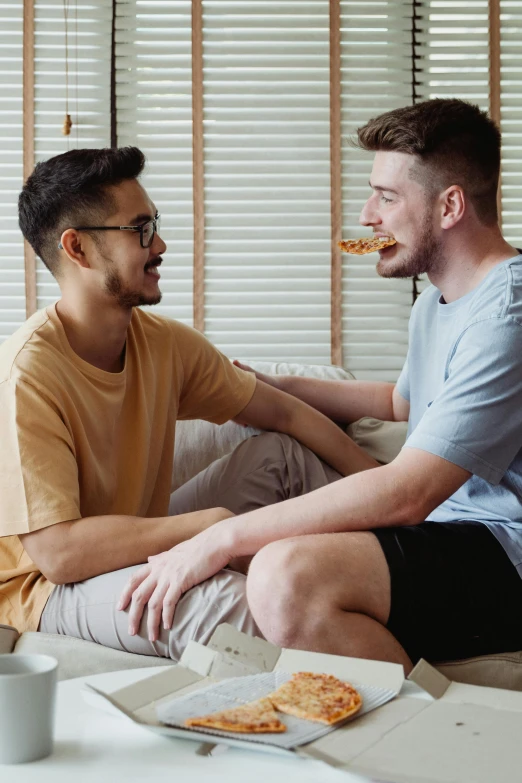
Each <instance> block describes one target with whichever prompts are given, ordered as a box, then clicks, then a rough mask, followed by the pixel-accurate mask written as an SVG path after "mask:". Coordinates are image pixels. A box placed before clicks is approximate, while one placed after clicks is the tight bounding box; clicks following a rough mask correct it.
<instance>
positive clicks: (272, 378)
mask: <svg viewBox="0 0 522 783" xmlns="http://www.w3.org/2000/svg"><path fill="white" fill-rule="evenodd" d="M232 364H234V365H235V366H236V367H239V369H240V370H245V372H251V373H253V374H254V375H255V376H256V378H257V380H258V381H263V383H267V384H268V385H269V386H273V387H274V389H281V378H282V377H283V376H282V375H267V374H266V373H264V372H259V371H258V370H254V369H253V368H252V367H249V365H248V364H243V362H240V361H239V360H238V359H234V361H233V362H232Z"/></svg>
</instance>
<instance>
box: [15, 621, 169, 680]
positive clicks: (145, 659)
mask: <svg viewBox="0 0 522 783" xmlns="http://www.w3.org/2000/svg"><path fill="white" fill-rule="evenodd" d="M13 652H14V653H15V654H17V653H23V654H26V655H27V654H30V653H40V654H42V655H52V656H53V657H54V658H56V659H57V661H58V679H59V680H70V679H72V678H73V677H85V676H87V675H91V674H101V673H102V672H116V671H120V670H121V669H140V668H143V667H147V666H165V665H167V664H174V663H175V661H172V660H170V658H157V657H156V656H155V655H136V654H135V653H128V652H122V651H121V650H113V649H112V647H103V646H102V645H101V644H96V643H95V642H89V641H84V640H83V639H75V638H74V637H72V636H60V635H59V634H52V633H40V632H32V631H31V632H26V633H23V634H22V635H21V636H20V638H19V639H18V641H17V643H16V644H15V646H14V650H13Z"/></svg>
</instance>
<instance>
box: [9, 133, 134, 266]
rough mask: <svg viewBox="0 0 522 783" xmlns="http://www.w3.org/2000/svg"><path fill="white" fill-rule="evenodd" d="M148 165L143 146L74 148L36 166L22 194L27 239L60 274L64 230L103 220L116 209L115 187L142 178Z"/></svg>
mask: <svg viewBox="0 0 522 783" xmlns="http://www.w3.org/2000/svg"><path fill="white" fill-rule="evenodd" d="M144 166H145V156H144V154H143V152H142V151H141V150H139V149H138V148H137V147H121V148H120V149H109V148H106V149H83V150H69V152H65V153H64V154H63V155H57V156H56V157H54V158H50V159H49V160H46V161H43V162H42V163H38V164H37V165H36V167H35V169H34V171H33V173H32V174H31V175H30V176H29V177H28V179H27V181H26V183H25V185H24V187H23V189H22V192H21V193H20V196H19V199H18V219H19V224H20V229H21V231H22V234H23V235H24V237H25V239H27V241H28V242H29V244H30V245H31V247H32V248H33V249H34V251H35V253H36V254H37V255H38V256H40V258H41V259H42V261H43V262H44V264H45V265H46V267H47V268H48V269H49V271H50V272H51V273H52V274H53V275H54V276H55V277H59V275H60V268H59V267H60V264H59V250H58V244H59V242H60V237H61V235H62V233H63V232H64V231H65V230H66V229H67V228H73V227H74V226H78V225H89V224H91V225H100V222H102V221H104V220H106V219H107V216H108V215H110V214H112V213H113V212H114V211H115V202H114V198H113V196H112V194H111V192H110V188H111V187H112V186H114V185H119V184H120V183H121V182H123V181H124V180H128V179H137V178H138V177H139V175H140V174H141V172H142V171H143V168H144ZM102 224H103V223H102ZM93 236H94V234H93Z"/></svg>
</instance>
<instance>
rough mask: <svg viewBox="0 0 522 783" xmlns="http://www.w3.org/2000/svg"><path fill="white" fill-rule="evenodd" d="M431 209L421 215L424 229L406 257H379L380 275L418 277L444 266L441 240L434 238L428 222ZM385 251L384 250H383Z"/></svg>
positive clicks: (378, 270)
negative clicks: (395, 258) (388, 258)
mask: <svg viewBox="0 0 522 783" xmlns="http://www.w3.org/2000/svg"><path fill="white" fill-rule="evenodd" d="M430 217H431V211H430V210H426V213H425V214H424V216H423V221H422V222H423V224H424V229H423V231H422V233H421V235H420V236H419V238H418V239H417V241H416V243H415V246H414V247H413V249H412V250H411V251H410V253H409V255H408V256H406V258H401V259H397V261H394V260H393V259H390V260H389V261H387V260H386V257H384V258H380V259H379V262H378V263H377V272H378V274H379V275H380V276H381V277H397V278H406V277H419V276H420V275H424V274H429V273H430V272H431V273H433V272H440V271H442V269H443V268H444V266H445V263H446V262H445V260H444V257H443V251H442V242H441V241H440V240H438V239H436V238H435V236H434V233H433V229H432V227H431V222H430ZM385 252H386V251H385Z"/></svg>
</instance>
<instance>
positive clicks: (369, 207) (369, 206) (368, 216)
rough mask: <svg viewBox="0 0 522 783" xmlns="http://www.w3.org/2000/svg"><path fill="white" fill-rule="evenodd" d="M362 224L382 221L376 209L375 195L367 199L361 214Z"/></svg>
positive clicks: (372, 224) (368, 224) (373, 223)
mask: <svg viewBox="0 0 522 783" xmlns="http://www.w3.org/2000/svg"><path fill="white" fill-rule="evenodd" d="M359 223H360V224H361V226H375V225H377V224H378V223H380V217H379V215H378V212H377V210H376V209H375V205H374V201H373V195H372V196H370V198H369V199H368V200H367V202H366V204H365V205H364V207H363V208H362V210H361V214H360V215H359Z"/></svg>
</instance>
